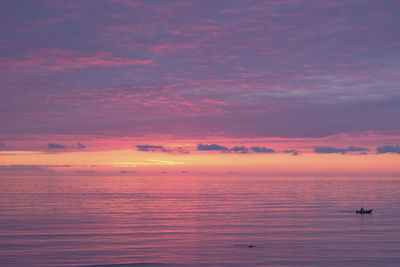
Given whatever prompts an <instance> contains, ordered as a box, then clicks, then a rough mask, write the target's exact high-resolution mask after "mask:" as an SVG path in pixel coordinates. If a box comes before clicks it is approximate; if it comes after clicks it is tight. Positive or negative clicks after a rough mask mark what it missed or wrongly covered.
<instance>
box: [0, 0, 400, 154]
mask: <svg viewBox="0 0 400 267" xmlns="http://www.w3.org/2000/svg"><path fill="white" fill-rule="evenodd" d="M399 9H400V3H399V2H398V1H394V0H387V1H385V2H384V3H382V2H380V1H374V0H354V1H345V0H341V1H335V2H334V3H328V2H325V1H319V0H306V1H296V0H288V1H255V0H254V1H253V0H249V1H239V0H232V1H218V2H216V1H182V0H176V1H144V0H143V1H122V0H121V1H119V0H114V1H74V2H69V1H13V0H10V1H2V2H1V3H0V10H1V12H0V25H2V26H1V27H2V32H3V34H2V44H1V49H0V75H1V77H2V79H1V84H0V125H1V128H2V132H0V138H1V135H2V134H76V135H93V134H96V135H108V136H149V135H154V134H160V135H168V136H172V138H177V137H180V138H182V137H190V138H199V139H200V138H202V137H205V136H209V135H222V136H225V137H239V138H242V137H244V138H254V137H270V136H278V137H322V136H327V135H333V134H337V133H341V132H363V131H400V124H398V123H393V122H394V121H397V120H398V114H400V105H399V104H398V103H399V101H400V92H399V79H400V78H399V75H398V72H397V71H395V70H398V69H400V60H399V58H400V56H399V48H400V35H399V34H398V28H399V27H400V21H399V19H398V10H399ZM6 141H7V140H6ZM49 148H52V147H49ZM237 150H238V151H237V152H240V153H246V152H245V150H243V149H241V148H237ZM254 152H257V151H254ZM339 153H341V152H339Z"/></svg>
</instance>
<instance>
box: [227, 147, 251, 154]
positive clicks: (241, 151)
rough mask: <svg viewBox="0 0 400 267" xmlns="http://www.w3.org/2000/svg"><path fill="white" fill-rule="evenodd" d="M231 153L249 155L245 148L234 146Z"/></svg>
mask: <svg viewBox="0 0 400 267" xmlns="http://www.w3.org/2000/svg"><path fill="white" fill-rule="evenodd" d="M231 151H232V152H235V153H242V154H247V153H249V149H248V148H247V147H244V146H235V147H233V148H232V149H231Z"/></svg>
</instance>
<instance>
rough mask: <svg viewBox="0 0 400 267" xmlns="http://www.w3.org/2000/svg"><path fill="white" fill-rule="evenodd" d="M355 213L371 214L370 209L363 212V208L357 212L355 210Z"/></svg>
mask: <svg viewBox="0 0 400 267" xmlns="http://www.w3.org/2000/svg"><path fill="white" fill-rule="evenodd" d="M356 213H361V214H364V213H368V214H371V213H372V209H370V210H365V209H364V208H361V209H359V210H356Z"/></svg>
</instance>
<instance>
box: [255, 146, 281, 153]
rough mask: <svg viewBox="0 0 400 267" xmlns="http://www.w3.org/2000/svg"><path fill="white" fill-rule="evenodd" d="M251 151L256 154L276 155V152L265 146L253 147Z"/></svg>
mask: <svg viewBox="0 0 400 267" xmlns="http://www.w3.org/2000/svg"><path fill="white" fill-rule="evenodd" d="M250 149H251V150H253V151H254V152H256V153H274V152H275V150H274V149H272V148H266V147H264V146H252V147H250Z"/></svg>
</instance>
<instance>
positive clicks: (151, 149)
mask: <svg viewBox="0 0 400 267" xmlns="http://www.w3.org/2000/svg"><path fill="white" fill-rule="evenodd" d="M136 148H137V150H138V151H145V152H156V151H162V152H171V150H168V149H165V148H164V147H163V146H155V145H137V146H136Z"/></svg>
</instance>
